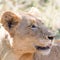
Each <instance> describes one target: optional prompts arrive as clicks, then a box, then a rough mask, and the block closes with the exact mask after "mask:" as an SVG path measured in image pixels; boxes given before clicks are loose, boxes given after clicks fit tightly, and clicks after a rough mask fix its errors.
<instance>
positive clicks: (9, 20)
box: [1, 11, 20, 34]
mask: <svg viewBox="0 0 60 60" xmlns="http://www.w3.org/2000/svg"><path fill="white" fill-rule="evenodd" d="M19 21H20V18H19V17H18V16H17V15H16V14H14V13H12V12H10V11H8V12H5V13H3V15H2V17H1V23H2V24H3V26H4V28H5V29H6V30H7V31H8V32H9V33H10V34H13V33H14V30H15V29H16V26H17V25H18V22H19Z"/></svg>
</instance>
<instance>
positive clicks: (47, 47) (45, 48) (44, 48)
mask: <svg viewBox="0 0 60 60" xmlns="http://www.w3.org/2000/svg"><path fill="white" fill-rule="evenodd" d="M35 47H36V49H37V50H47V49H50V47H49V46H46V47H42V46H35Z"/></svg>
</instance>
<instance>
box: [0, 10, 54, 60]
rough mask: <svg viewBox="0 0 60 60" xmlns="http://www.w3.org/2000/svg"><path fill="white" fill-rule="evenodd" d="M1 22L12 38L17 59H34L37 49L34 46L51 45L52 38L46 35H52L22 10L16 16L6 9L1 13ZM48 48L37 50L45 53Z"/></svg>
mask: <svg viewBox="0 0 60 60" xmlns="http://www.w3.org/2000/svg"><path fill="white" fill-rule="evenodd" d="M1 23H2V24H3V27H4V28H5V29H6V30H7V31H8V32H9V34H10V36H11V37H12V38H13V44H12V46H11V48H12V50H13V52H14V54H15V55H16V56H17V58H18V60H34V54H35V53H36V52H37V51H38V50H37V49H36V46H41V47H46V46H49V47H50V49H51V47H52V42H53V40H52V41H51V40H50V39H49V38H48V37H50V36H52V37H54V35H53V34H52V32H51V31H50V30H49V29H48V28H46V27H45V25H44V24H43V23H42V22H41V21H40V20H39V19H37V18H36V17H34V16H33V15H30V14H28V13H23V12H22V13H21V14H20V17H18V16H17V15H16V14H14V13H12V12H9V11H8V12H5V13H4V14H3V15H2V18H1ZM32 26H33V27H32ZM34 26H35V27H34ZM50 49H49V50H50ZM49 50H44V51H43V50H39V51H40V53H41V54H43V55H45V54H46V53H47V52H48V51H49Z"/></svg>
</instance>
